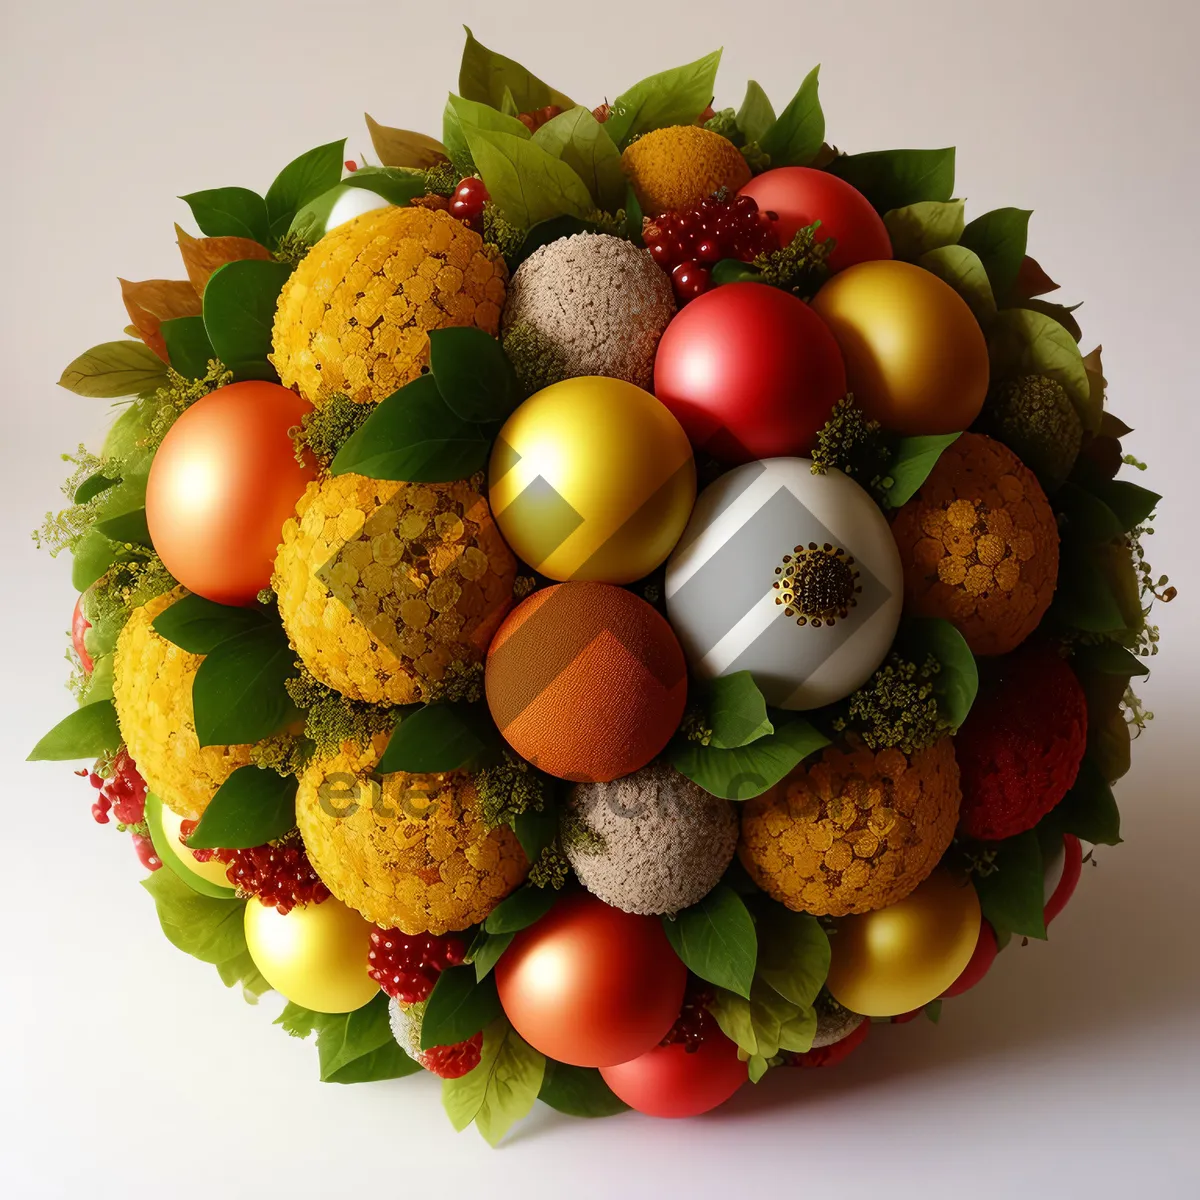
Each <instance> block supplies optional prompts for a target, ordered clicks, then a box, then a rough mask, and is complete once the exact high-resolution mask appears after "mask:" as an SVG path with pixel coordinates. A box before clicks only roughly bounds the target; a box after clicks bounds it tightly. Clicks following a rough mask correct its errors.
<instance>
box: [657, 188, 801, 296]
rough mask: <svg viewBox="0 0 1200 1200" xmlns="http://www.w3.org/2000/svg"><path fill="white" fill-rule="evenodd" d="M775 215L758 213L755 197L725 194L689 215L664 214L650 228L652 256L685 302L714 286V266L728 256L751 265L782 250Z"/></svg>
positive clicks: (707, 201)
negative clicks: (774, 251) (760, 257)
mask: <svg viewBox="0 0 1200 1200" xmlns="http://www.w3.org/2000/svg"><path fill="white" fill-rule="evenodd" d="M778 219H779V218H778V217H777V216H776V214H775V213H772V212H762V211H760V210H759V207H758V203H757V201H755V200H754V198H753V197H752V196H729V195H727V194H723V193H722V192H716V193H714V194H713V195H711V196H709V197H707V198H706V199H704V200H701V201H700V204H699V206H698V207H697V208H692V209H688V210H687V211H686V212H672V213H664V214H663V215H662V216H661V217H655V218H654V220H653V221H651V222H649V223H648V224H647V226H646V232H645V236H646V245H647V247H648V248H649V250H650V255H651V257H652V258H653V259H654V261H655V262H656V263H658V265H659V266H660V267H662V269H663V270H664V271H669V272H670V274H671V283H672V284H673V285H674V288H675V296H676V298H677V299H678V301H679V303H680V304H686V303H687V302H688V301H689V300H694V299H695V298H696V297H697V296H699V295H701V294H703V293H704V292H707V291H708V289H709V288H710V287H711V286H712V265H713V263H716V262H719V261H720V260H721V259H723V258H736V259H738V260H739V261H741V262H750V261H751V259H754V258H757V257H758V255H760V254H767V253H769V252H770V251H772V250H778V249H779V234H778V233H777V232H776V230H775V222H776V221H777V220H778Z"/></svg>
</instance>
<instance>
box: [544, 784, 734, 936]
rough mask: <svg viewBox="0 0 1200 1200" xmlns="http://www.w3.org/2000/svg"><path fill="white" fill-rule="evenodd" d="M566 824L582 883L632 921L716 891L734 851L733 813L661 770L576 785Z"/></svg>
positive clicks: (565, 838) (569, 851)
mask: <svg viewBox="0 0 1200 1200" xmlns="http://www.w3.org/2000/svg"><path fill="white" fill-rule="evenodd" d="M563 822H564V825H563V828H564V836H563V843H564V848H565V850H566V854H567V858H568V859H569V860H570V862H571V867H572V868H573V869H574V871H575V874H576V875H577V876H578V877H579V881H580V883H582V884H583V886H584V887H585V888H587V890H588V891H589V892H591V893H592V894H593V895H594V896H597V897H599V898H600V899H601V900H603V901H604V902H605V904H611V905H612V906H613V907H614V908H620V909H623V910H624V911H625V912H630V913H643V914H652V913H674V912H679V910H680V909H684V908H687V907H689V906H690V905H692V904H695V903H696V902H697V901H698V900H701V899H703V898H704V897H705V896H706V895H708V893H709V892H710V891H712V889H713V888H714V887H716V885H717V883H718V882H719V881H720V879H721V876H722V875H724V873H725V868H726V867H727V866H729V863H730V861H731V860H732V858H733V852H734V850H735V848H736V847H737V838H738V818H737V812H736V810H735V808H734V805H733V804H731V803H730V802H729V801H728V800H722V799H720V798H719V797H717V796H710V795H709V794H708V792H706V791H704V789H703V788H701V787H699V786H697V785H696V784H694V783H692V781H691V780H690V779H687V778H685V777H684V776H683V775H680V774H679V772H678V771H676V770H675V768H674V767H672V766H669V765H668V764H667V763H664V762H653V763H651V764H650V765H649V766H647V767H643V768H642V769H641V770H640V771H635V772H634V773H633V774H632V775H626V776H625V777H624V778H623V779H614V780H613V781H612V782H611V783H581V784H577V785H576V786H575V788H574V789H573V790H572V792H571V798H570V800H569V801H568V803H567V805H566V807H565V811H564V817H563Z"/></svg>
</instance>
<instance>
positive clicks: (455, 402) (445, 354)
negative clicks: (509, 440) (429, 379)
mask: <svg viewBox="0 0 1200 1200" xmlns="http://www.w3.org/2000/svg"><path fill="white" fill-rule="evenodd" d="M429 370H430V373H431V374H432V375H433V378H434V381H435V382H436V383H437V387H438V392H439V393H440V394H441V396H442V399H443V400H445V402H446V407H447V408H449V409H450V411H451V412H452V413H454V415H455V416H456V417H458V418H459V419H460V420H462V421H471V422H475V423H478V424H488V423H491V422H495V423H499V422H502V421H506V420H507V419H508V417H509V416H510V415H511V414H512V411H513V409H514V408H516V406H517V405H518V404H519V403H520V401H521V387H520V384H519V383H518V382H517V374H516V372H515V371H514V370H513V367H512V363H510V362H509V361H508V356H507V355H506V354H505V353H504V351H503V349H501V346H500V343H499V341H497V340H496V338H494V337H492V336H491V335H490V334H488V333H485V332H484V331H483V330H482V329H478V328H476V327H475V326H465V327H453V328H450V329H431V330H430V331H429Z"/></svg>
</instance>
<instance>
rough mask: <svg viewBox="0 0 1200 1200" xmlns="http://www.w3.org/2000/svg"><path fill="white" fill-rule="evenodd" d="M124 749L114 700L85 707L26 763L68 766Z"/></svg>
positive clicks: (61, 723)
mask: <svg viewBox="0 0 1200 1200" xmlns="http://www.w3.org/2000/svg"><path fill="white" fill-rule="evenodd" d="M120 745H121V730H120V728H119V727H118V726H117V710H116V709H115V708H114V707H113V703H112V701H111V700H99V701H97V702H96V703H95V704H85V705H84V706H83V707H82V708H77V709H76V710H75V711H74V712H73V713H71V715H70V716H68V717H64V718H63V719H62V720H61V721H59V723H58V724H57V725H55V727H54V728H53V729H52V730H50V732H49V733H48V734H46V736H45V737H43V738H42V739H41V741H40V742H38V744H37V745H36V746H34V748H33V749H32V750H31V751H30V752H29V757H28V758H27V759H26V760H25V761H26V762H69V761H70V760H72V759H77V758H100V757H101V756H102V755H105V754H111V753H113V751H115V750H117V749H118V748H119V747H120Z"/></svg>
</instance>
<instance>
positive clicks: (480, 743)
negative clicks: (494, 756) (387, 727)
mask: <svg viewBox="0 0 1200 1200" xmlns="http://www.w3.org/2000/svg"><path fill="white" fill-rule="evenodd" d="M494 739H495V725H494V724H493V723H492V720H491V717H490V715H489V714H488V710H487V706H486V705H483V704H465V703H456V704H448V703H444V704H426V705H425V706H424V707H423V708H418V709H416V711H414V712H412V713H410V714H409V715H408V716H406V717H405V718H404V719H403V720H402V721H401V722H400V724H399V725H397V726H396V731H395V732H394V733H393V734H392V736H391V740H390V741H389V742H388V744H387V749H386V750H384V752H383V757H382V758H381V759H380V760H379V765H378V767H377V768H376V770H377V771H378V772H379V773H380V774H381V775H390V774H391V773H392V772H393V771H407V772H410V773H412V774H417V775H425V774H431V773H435V772H438V771H456V770H458V768H460V767H462V766H465V765H466V764H467V763H469V762H470V761H471V760H472V759H473V758H475V757H476V755H478V754H479V752H480V751H481V750H483V749H484V748H485V747H486V746H487V745H489V744H490V743H491V742H492V741H494Z"/></svg>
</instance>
